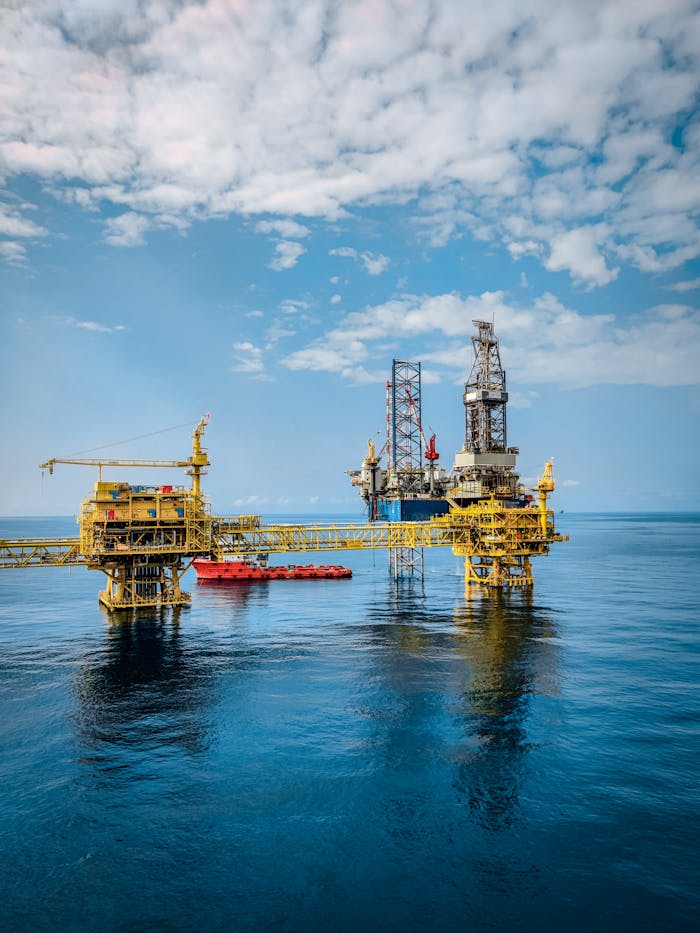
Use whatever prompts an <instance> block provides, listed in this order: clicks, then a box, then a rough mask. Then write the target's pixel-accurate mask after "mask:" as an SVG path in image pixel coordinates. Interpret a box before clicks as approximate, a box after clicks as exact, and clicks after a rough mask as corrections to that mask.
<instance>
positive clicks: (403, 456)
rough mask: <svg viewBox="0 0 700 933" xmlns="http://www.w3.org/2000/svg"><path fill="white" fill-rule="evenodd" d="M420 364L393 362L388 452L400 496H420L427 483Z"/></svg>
mask: <svg viewBox="0 0 700 933" xmlns="http://www.w3.org/2000/svg"><path fill="white" fill-rule="evenodd" d="M420 419H421V379H420V363H409V362H408V361H407V360H393V362H392V367H391V382H388V383H387V452H388V461H389V469H390V470H393V471H394V472H395V474H396V480H395V482H396V489H397V492H398V493H399V494H406V493H411V492H419V491H420V490H421V483H422V479H423V469H422V464H421V460H422V457H423V444H422V441H421V427H420V424H421V420H420Z"/></svg>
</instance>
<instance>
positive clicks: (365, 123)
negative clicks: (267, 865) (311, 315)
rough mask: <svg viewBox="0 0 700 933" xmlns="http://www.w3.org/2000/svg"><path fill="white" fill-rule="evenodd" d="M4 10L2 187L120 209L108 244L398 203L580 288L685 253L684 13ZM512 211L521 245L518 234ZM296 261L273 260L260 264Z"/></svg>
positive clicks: (690, 88) (689, 39)
mask: <svg viewBox="0 0 700 933" xmlns="http://www.w3.org/2000/svg"><path fill="white" fill-rule="evenodd" d="M2 15H3V30H2V38H0V46H1V47H0V86H2V87H3V94H4V101H3V113H2V117H0V173H1V174H2V175H4V177H5V178H6V179H8V180H10V182H11V181H12V179H13V178H15V177H19V176H20V175H22V174H28V175H30V176H33V177H34V178H37V179H38V180H39V181H40V182H41V183H42V184H43V185H44V186H45V188H47V189H49V190H53V191H56V192H57V193H58V192H60V196H61V197H64V198H68V199H71V200H72V201H73V202H74V203H76V204H78V205H81V206H82V207H83V208H84V209H85V210H91V211H94V210H102V209H105V210H108V211H109V213H113V212H114V210H115V209H117V210H120V211H124V212H125V213H123V214H121V217H116V218H112V219H111V220H110V221H109V223H108V226H107V231H106V240H107V242H108V243H111V244H113V245H116V246H125V245H138V244H140V243H142V242H143V241H144V233H145V231H146V229H147V226H148V221H147V220H145V219H144V218H149V217H150V218H153V221H154V222H153V223H151V225H152V226H153V225H156V226H157V225H162V224H164V225H166V226H174V225H175V226H179V227H180V228H181V229H182V228H184V226H186V225H187V224H189V223H191V222H192V221H193V220H195V219H200V218H209V217H225V216H227V215H229V214H231V213H238V214H240V215H243V216H246V217H252V216H256V215H258V216H259V215H266V219H265V220H261V221H260V222H259V224H260V226H259V228H258V229H260V232H263V233H270V234H274V235H278V236H280V237H282V238H283V242H284V243H290V242H291V241H293V240H294V239H295V238H296V239H300V238H302V237H303V236H305V235H306V234H305V233H304V232H303V231H305V230H306V229H307V228H306V227H304V226H303V224H301V223H299V222H298V220H291V219H290V218H291V217H297V218H299V217H319V216H320V217H325V218H327V219H338V218H342V217H343V216H344V215H345V214H346V213H347V212H348V210H349V209H352V210H353V211H356V210H357V211H359V210H361V209H362V208H364V207H366V206H372V205H391V204H397V205H404V206H405V205H412V202H413V203H414V204H417V205H418V206H417V211H418V212H419V217H418V219H417V221H416V222H417V223H418V224H419V226H420V228H421V229H422V230H423V232H424V233H425V235H426V236H427V237H428V239H429V240H430V242H431V243H432V244H433V245H435V246H438V245H440V244H441V243H444V242H446V241H447V239H448V238H450V237H454V236H460V235H462V234H463V232H464V231H465V230H467V229H468V230H469V231H471V233H472V235H473V236H475V237H477V238H482V239H484V240H499V239H500V240H501V241H502V242H504V243H506V244H508V246H509V248H510V249H511V251H513V253H514V255H516V254H517V250H518V248H519V247H518V243H520V244H521V247H520V248H521V249H524V250H525V251H526V252H528V253H530V254H532V255H535V256H539V257H540V258H541V260H542V261H544V262H545V263H548V264H549V267H550V268H555V269H562V270H566V271H568V272H571V274H573V275H574V276H575V277H577V278H578V279H580V280H581V281H582V282H584V283H585V284H587V285H598V284H601V283H605V282H607V281H610V280H611V277H612V276H613V275H614V274H615V268H614V267H613V266H611V265H610V263H611V262H612V257H617V259H616V261H618V259H619V261H623V262H627V263H631V264H633V265H638V266H639V267H640V268H641V269H643V270H648V271H654V264H655V263H659V264H661V265H662V266H663V268H674V264H675V266H677V265H680V264H682V263H683V262H685V261H687V259H688V258H691V257H692V256H694V255H697V254H698V252H700V243H699V242H698V239H699V238H698V230H697V222H696V216H697V211H698V209H699V207H700V184H699V183H698V179H699V178H700V170H699V164H698V159H699V158H700V157H699V153H700V145H698V138H699V134H700V130H698V123H697V119H696V117H695V115H694V112H693V102H694V101H695V100H696V99H697V93H698V76H699V74H700V69H699V68H698V53H697V48H698V42H697V39H698V35H699V33H700V29H699V27H698V22H699V20H700V14H699V13H698V10H697V4H696V3H695V2H694V0H644V2H641V3H640V2H632V0H619V2H616V3H581V2H580V0H561V2H558V3H552V2H551V0H533V2H532V3H530V4H527V5H526V7H523V4H522V3H518V2H515V0H500V2H498V3H496V4H485V3H464V2H463V0H441V2H440V3H437V4H436V3H434V2H433V0H413V2H411V3H410V4H406V3H389V2H384V3H380V2H376V0H357V2H355V3H340V4H338V3H335V2H331V0H306V2H305V3H303V4H298V3H293V2H291V0H277V2H271V3H264V4H254V3H253V4H244V3H232V2H230V0H201V2H196V3H195V2H187V0H139V2H137V0H123V2H121V3H119V2H116V0H104V2H102V3H99V4H94V3H92V4H91V3H87V2H84V0H43V2H42V3H41V4H36V3H34V4H32V3H29V4H27V3H12V4H9V5H8V4H5V9H4V10H3V14H2ZM688 113H691V114H693V115H692V118H691V119H690V121H689V122H688V121H687V119H686V115H687V114H688ZM681 123H682V124H683V127H684V128H683V131H682V134H681V137H682V140H681V144H679V145H672V144H671V142H670V140H671V139H672V138H673V130H674V128H675V125H676V124H681ZM674 142H675V138H674ZM415 199H418V200H417V201H415ZM414 214H415V210H414ZM509 215H516V216H518V217H520V218H521V219H523V221H524V222H525V224H526V226H530V227H532V228H534V229H533V230H532V231H531V232H530V233H529V234H527V235H522V236H519V237H516V236H514V235H513V233H512V231H509V230H508V228H507V227H506V225H505V219H506V217H507V216H509ZM409 216H410V215H409ZM156 218H161V219H160V220H156ZM163 218H165V219H163ZM25 223H28V224H30V226H31V224H32V222H31V221H26V220H25ZM600 224H604V226H603V227H598V230H599V232H600V235H599V236H598V235H596V236H595V237H592V236H591V233H590V229H591V228H596V227H597V225H600ZM35 227H37V228H38V225H35ZM24 229H25V230H26V229H27V228H26V227H25V228H24ZM38 229H42V228H38ZM581 231H587V232H585V233H582V232H581ZM568 234H573V239H566V237H567V235H568ZM10 235H11V236H12V238H13V241H16V239H17V237H19V236H23V235H25V234H22V233H13V234H10ZM26 235H28V236H35V235H36V236H38V235H41V234H40V233H39V232H37V230H35V231H34V233H31V234H26ZM533 244H534V245H533ZM578 244H580V245H581V247H582V249H583V252H582V254H581V255H578V254H577V249H576V246H577V245H578ZM280 245H281V244H280ZM546 247H549V250H550V251H549V252H548V250H547V249H546ZM5 252H6V253H7V249H6V250H5ZM14 253H15V255H16V254H17V251H16V250H15V251H14ZM521 254H522V253H521ZM299 255H300V254H299V253H298V252H297V253H296V254H294V253H292V252H290V247H287V246H285V247H283V248H282V250H281V251H280V253H279V254H278V256H277V257H276V259H275V260H274V261H275V262H276V263H277V265H276V266H275V268H290V267H291V265H293V262H294V260H295V259H298V257H299ZM360 255H361V256H366V257H367V258H366V259H362V261H363V262H365V265H366V268H367V269H368V271H370V272H372V274H378V273H379V272H380V271H382V269H383V268H386V265H385V263H386V258H385V257H380V256H376V257H372V254H360Z"/></svg>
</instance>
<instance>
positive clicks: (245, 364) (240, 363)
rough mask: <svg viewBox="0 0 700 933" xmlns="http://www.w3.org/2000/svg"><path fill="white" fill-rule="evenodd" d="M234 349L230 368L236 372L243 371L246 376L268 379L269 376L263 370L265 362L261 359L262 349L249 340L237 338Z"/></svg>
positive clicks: (262, 379) (265, 380)
mask: <svg viewBox="0 0 700 933" xmlns="http://www.w3.org/2000/svg"><path fill="white" fill-rule="evenodd" d="M233 349H234V351H235V356H234V361H233V363H232V364H231V369H232V370H233V372H236V373H244V374H245V375H246V376H252V377H253V378H254V379H258V380H261V381H264V382H267V381H269V378H270V377H269V376H268V375H267V373H266V372H265V362H264V360H263V351H262V348H261V347H257V346H256V345H255V344H254V343H251V341H250V340H239V341H236V343H234V345H233Z"/></svg>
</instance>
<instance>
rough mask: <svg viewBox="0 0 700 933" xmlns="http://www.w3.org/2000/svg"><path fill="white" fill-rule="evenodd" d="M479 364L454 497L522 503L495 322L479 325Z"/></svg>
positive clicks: (468, 386) (469, 388)
mask: <svg viewBox="0 0 700 933" xmlns="http://www.w3.org/2000/svg"><path fill="white" fill-rule="evenodd" d="M474 325H475V326H476V328H477V330H478V333H477V335H475V336H474V337H472V344H473V347H474V362H473V365H472V368H471V372H470V374H469V378H468V379H467V381H466V383H465V385H464V397H463V398H464V408H465V432H464V435H465V436H464V446H463V447H462V449H461V450H460V451H459V452H458V453H457V455H456V456H455V463H454V480H455V486H454V488H453V489H452V490H450V498H451V499H453V500H455V501H456V502H458V503H459V504H460V505H464V504H467V503H468V502H470V501H477V500H479V499H483V498H484V497H486V496H491V495H494V496H496V497H498V498H499V499H513V500H515V499H517V497H518V479H519V477H518V474H517V473H516V472H515V461H516V457H517V455H518V448H517V447H508V446H507V445H508V440H507V412H506V407H507V403H508V392H507V389H506V374H505V370H504V369H503V367H502V365H501V354H500V352H499V347H498V339H497V338H496V337H495V336H494V332H493V324H490V323H489V322H487V321H474Z"/></svg>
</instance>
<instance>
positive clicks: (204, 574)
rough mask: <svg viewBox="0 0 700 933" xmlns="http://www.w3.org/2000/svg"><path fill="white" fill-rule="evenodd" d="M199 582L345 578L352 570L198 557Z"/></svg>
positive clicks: (196, 568)
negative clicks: (264, 564)
mask: <svg viewBox="0 0 700 933" xmlns="http://www.w3.org/2000/svg"><path fill="white" fill-rule="evenodd" d="M192 566H193V567H194V569H195V572H196V574H197V582H198V583H251V582H257V581H265V580H343V579H347V578H348V577H351V576H352V570H350V569H349V568H348V567H341V566H340V565H339V564H328V565H320V564H289V565H277V566H275V565H272V566H268V567H262V566H260V565H259V564H252V563H246V562H245V561H216V560H195V561H193V563H192Z"/></svg>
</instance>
